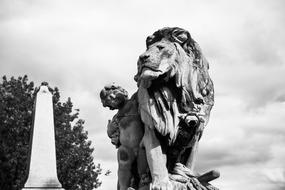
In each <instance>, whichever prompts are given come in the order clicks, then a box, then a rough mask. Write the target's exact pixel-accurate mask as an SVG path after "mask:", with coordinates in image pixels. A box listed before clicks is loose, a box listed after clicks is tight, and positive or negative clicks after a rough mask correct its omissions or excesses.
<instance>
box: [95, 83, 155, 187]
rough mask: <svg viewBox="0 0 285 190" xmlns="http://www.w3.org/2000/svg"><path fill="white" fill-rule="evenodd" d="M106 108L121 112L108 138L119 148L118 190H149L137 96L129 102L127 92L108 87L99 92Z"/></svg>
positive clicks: (110, 122) (116, 117) (109, 129)
mask: <svg viewBox="0 0 285 190" xmlns="http://www.w3.org/2000/svg"><path fill="white" fill-rule="evenodd" d="M100 98H101V101H102V104H103V106H104V107H109V108H110V110H115V109H118V112H117V113H116V114H115V115H114V117H113V119H112V120H109V121H108V126H107V134H108V136H109V137H110V138H111V142H112V144H114V145H115V146H116V148H118V152H117V159H118V164H119V168H118V187H117V189H118V190H127V189H133V188H135V189H139V190H146V189H149V185H148V184H149V182H150V180H151V179H149V178H150V177H149V175H148V171H149V169H148V165H147V161H146V156H145V150H144V149H143V148H142V147H141V146H140V144H141V140H142V138H143V135H144V126H143V123H142V121H141V119H140V116H139V113H138V101H137V94H136V93H135V94H134V95H133V96H132V97H131V98H130V99H128V92H127V91H126V90H125V89H123V88H122V87H120V86H117V85H114V84H112V85H108V86H105V87H104V89H102V90H101V92H100Z"/></svg>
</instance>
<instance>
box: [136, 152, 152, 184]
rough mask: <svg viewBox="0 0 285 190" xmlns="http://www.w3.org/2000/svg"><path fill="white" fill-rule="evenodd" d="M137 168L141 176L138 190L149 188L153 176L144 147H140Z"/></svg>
mask: <svg viewBox="0 0 285 190" xmlns="http://www.w3.org/2000/svg"><path fill="white" fill-rule="evenodd" d="M137 169H138V174H139V178H140V182H139V189H138V190H149V183H150V182H151V176H150V174H149V168H148V163H147V158H146V153H145V149H144V148H139V150H138V156H137Z"/></svg>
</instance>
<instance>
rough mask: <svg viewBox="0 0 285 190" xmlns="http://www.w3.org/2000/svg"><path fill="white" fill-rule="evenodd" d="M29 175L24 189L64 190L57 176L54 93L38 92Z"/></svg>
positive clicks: (44, 87)
mask: <svg viewBox="0 0 285 190" xmlns="http://www.w3.org/2000/svg"><path fill="white" fill-rule="evenodd" d="M31 146H32V147H31V148H32V150H31V157H30V168H29V175H28V179H27V181H26V184H25V186H24V188H23V190H43V189H44V190H58V189H60V190H63V188H62V186H61V184H60V182H59V181H58V178H57V172H56V152H55V135H54V118H53V104H52V94H51V93H50V91H49V90H48V87H47V86H45V85H42V86H41V87H40V90H39V92H38V93H37V99H36V108H35V118H34V128H33V137H32V143H31Z"/></svg>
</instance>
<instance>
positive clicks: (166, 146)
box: [134, 27, 214, 190]
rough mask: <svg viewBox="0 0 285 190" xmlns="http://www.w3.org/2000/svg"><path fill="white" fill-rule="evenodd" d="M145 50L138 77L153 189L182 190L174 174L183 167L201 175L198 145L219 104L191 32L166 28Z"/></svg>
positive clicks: (206, 66)
mask: <svg viewBox="0 0 285 190" xmlns="http://www.w3.org/2000/svg"><path fill="white" fill-rule="evenodd" d="M146 46H147V49H146V51H145V52H144V53H143V54H141V55H140V56H139V59H138V62H137V70H138V71H137V74H136V75H135V77H134V78H135V81H136V82H137V86H138V92H137V93H138V104H139V107H138V109H139V113H140V117H141V120H142V122H143V124H144V136H143V138H142V144H143V147H144V148H145V151H146V158H147V163H148V166H149V169H150V173H151V177H152V183H151V187H150V189H151V190H172V189H177V188H174V185H173V183H172V182H171V180H170V177H169V173H170V174H171V173H175V172H177V168H179V167H180V168H181V165H182V166H185V168H186V169H188V171H187V172H188V174H189V175H190V176H191V175H192V176H195V175H197V174H196V173H195V172H194V170H193V169H194V162H195V157H196V152H197V146H198V141H199V139H200V138H201V135H202V132H203V129H204V126H205V125H206V124H207V122H208V120H209V115H210V111H211V108H212V106H213V104H214V88H213V83H212V80H211V78H210V76H209V73H208V69H209V65H208V62H207V60H206V59H205V58H204V56H203V54H202V52H201V50H200V47H199V46H198V44H197V43H196V42H195V41H194V40H193V39H192V37H191V36H190V33H189V32H188V31H186V30H184V29H181V28H177V27H174V28H163V29H161V30H158V31H156V32H155V33H154V34H153V35H151V36H149V37H147V40H146ZM178 166H179V167H178ZM182 168H183V167H182Z"/></svg>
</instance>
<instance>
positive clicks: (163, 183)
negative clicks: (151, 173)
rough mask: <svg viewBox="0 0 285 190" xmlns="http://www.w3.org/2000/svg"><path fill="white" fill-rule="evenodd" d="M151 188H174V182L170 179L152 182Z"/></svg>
mask: <svg viewBox="0 0 285 190" xmlns="http://www.w3.org/2000/svg"><path fill="white" fill-rule="evenodd" d="M150 190H173V188H172V184H171V182H170V181H169V180H165V181H154V182H153V183H151V184H150Z"/></svg>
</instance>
